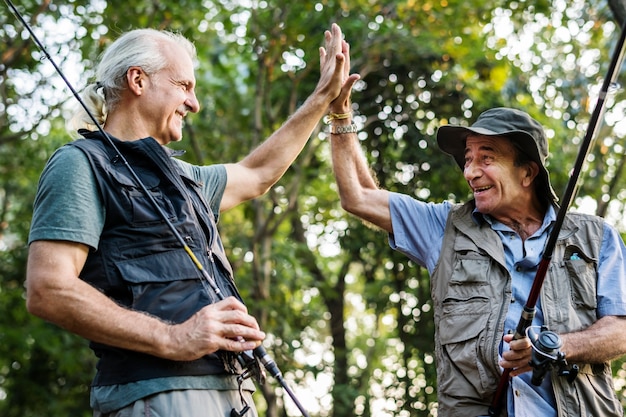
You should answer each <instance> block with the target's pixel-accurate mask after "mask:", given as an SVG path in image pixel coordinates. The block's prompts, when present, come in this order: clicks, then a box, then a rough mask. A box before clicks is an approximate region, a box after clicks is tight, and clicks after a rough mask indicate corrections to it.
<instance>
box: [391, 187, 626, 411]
mask: <svg viewBox="0 0 626 417" xmlns="http://www.w3.org/2000/svg"><path fill="white" fill-rule="evenodd" d="M389 208H390V211H391V222H392V225H393V234H390V235H389V245H390V246H391V248H392V249H395V250H398V251H399V252H402V253H404V254H405V255H406V256H408V257H409V258H410V259H411V260H413V261H414V262H416V263H418V264H419V265H421V266H423V267H425V268H426V269H427V270H428V272H429V273H431V274H432V272H433V269H434V268H435V266H436V265H437V262H438V261H439V255H440V252H441V244H442V242H443V234H444V230H445V225H446V221H447V219H448V213H449V212H450V209H451V208H452V205H451V203H449V202H443V203H425V202H422V201H419V200H416V199H414V198H411V197H410V196H407V195H403V194H397V193H391V194H390V196H389ZM474 215H475V216H482V215H481V214H480V213H477V212H475V214H474ZM482 217H483V218H484V220H485V221H487V222H488V223H489V224H490V226H491V228H492V229H493V230H494V231H495V232H496V233H498V235H499V236H500V239H501V240H502V244H503V246H504V253H505V259H506V263H507V269H508V270H509V272H510V274H511V285H512V292H513V300H514V301H513V302H511V304H510V306H509V311H508V314H507V317H506V319H505V331H508V330H512V331H515V328H516V327H517V323H518V321H519V319H520V316H521V312H522V309H523V306H524V305H525V304H526V301H527V299H528V295H529V294H530V288H531V287H532V283H533V280H534V277H535V274H536V272H537V265H538V264H539V262H540V261H541V256H542V254H543V249H544V246H545V243H546V240H547V238H548V236H549V234H550V231H551V230H552V227H551V226H552V224H553V223H554V220H555V219H556V214H555V211H554V208H552V207H551V208H550V209H549V210H548V212H547V213H546V216H545V218H544V221H543V224H542V226H541V228H540V229H539V230H537V232H535V234H534V235H533V236H531V237H529V238H528V239H526V241H525V242H522V239H521V238H520V236H519V235H518V234H517V233H515V232H514V231H513V230H511V229H510V228H509V227H507V226H505V225H504V224H502V223H500V222H498V221H496V220H494V219H492V218H490V217H489V216H482ZM596 297H597V301H598V307H597V314H598V317H599V318H600V317H603V316H607V315H614V316H624V315H626V248H625V246H624V242H623V241H622V239H621V237H620V235H619V233H618V232H617V231H616V230H615V229H614V228H613V227H611V226H610V225H608V224H606V223H605V225H604V236H603V239H602V246H601V250H600V259H599V260H598V281H597V294H596ZM536 308H537V312H536V315H535V319H534V320H533V326H541V324H543V314H542V312H541V303H540V302H538V303H537V306H536ZM503 345H506V346H508V345H507V344H503ZM531 376H532V374H531V373H530V372H527V373H525V374H523V375H520V376H518V377H515V378H512V382H511V384H510V391H509V401H508V404H509V416H511V417H527V416H528V417H531V416H532V417H536V416H542V417H552V416H554V417H556V415H557V413H556V408H555V400H554V393H553V390H552V386H551V383H550V378H544V380H543V383H542V385H541V386H539V387H537V386H534V385H533V384H531V383H530V379H531ZM515 410H517V413H516V412H515Z"/></svg>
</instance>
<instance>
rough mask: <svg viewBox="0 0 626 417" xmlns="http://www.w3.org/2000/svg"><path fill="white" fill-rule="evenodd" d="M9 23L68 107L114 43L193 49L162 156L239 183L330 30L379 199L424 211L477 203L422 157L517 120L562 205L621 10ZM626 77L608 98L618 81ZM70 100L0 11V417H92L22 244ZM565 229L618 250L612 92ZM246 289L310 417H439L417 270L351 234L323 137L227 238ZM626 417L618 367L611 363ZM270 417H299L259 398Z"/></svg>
mask: <svg viewBox="0 0 626 417" xmlns="http://www.w3.org/2000/svg"><path fill="white" fill-rule="evenodd" d="M16 5H17V7H18V9H19V10H20V12H21V13H23V14H24V16H25V17H26V19H27V20H28V21H29V22H30V24H31V25H32V26H33V28H34V30H35V33H36V34H37V36H38V37H39V38H40V39H41V40H42V42H43V43H44V44H45V46H46V48H47V49H48V52H49V53H50V55H51V56H52V57H53V59H54V60H55V62H56V63H57V64H59V66H61V68H62V70H63V71H64V73H65V75H66V77H67V78H68V79H69V80H70V82H71V83H72V84H73V86H74V87H75V88H76V89H77V90H80V89H81V88H83V87H84V86H85V85H86V84H87V83H88V82H93V81H95V80H94V79H93V65H94V62H95V61H96V60H97V57H98V55H99V54H100V53H101V52H102V50H103V49H104V48H105V47H106V46H107V45H108V44H109V43H110V42H111V41H112V40H114V39H116V38H117V37H118V36H119V34H121V33H122V32H124V31H127V30H130V29H134V28H140V27H151V28H157V29H168V30H172V31H177V32H180V33H182V34H184V35H185V36H187V37H188V38H189V39H191V40H192V41H193V42H194V43H195V45H196V47H197V49H198V55H199V62H198V67H197V72H196V76H197V88H196V93H197V95H198V98H199V100H200V103H201V107H202V108H201V111H200V113H199V114H196V115H193V116H191V117H189V118H187V122H186V125H185V129H184V139H183V141H182V142H180V143H177V144H175V145H173V147H176V148H179V149H184V150H186V154H185V155H184V156H183V159H185V160H187V161H189V162H192V163H197V164H212V163H220V162H232V161H237V160H239V159H240V158H242V157H243V156H245V155H246V154H247V153H248V151H249V150H250V149H252V148H253V147H254V146H256V145H258V144H259V143H260V142H261V141H263V140H264V139H265V138H266V137H267V136H268V135H269V134H271V132H273V131H274V130H275V129H277V128H278V127H279V126H280V125H281V124H282V123H283V122H284V121H285V120H286V118H287V117H288V116H289V115H290V114H291V113H293V112H294V111H295V110H296V109H297V108H298V106H300V105H301V104H302V102H303V100H305V99H306V97H307V96H308V95H309V94H310V92H311V91H313V89H314V87H315V84H316V82H317V80H318V77H319V53H318V48H319V47H320V46H321V45H322V42H323V33H324V30H326V29H328V28H329V27H330V24H331V22H337V23H338V24H339V25H340V26H341V27H342V29H343V31H344V33H345V36H346V39H347V40H348V41H349V43H350V45H351V55H352V72H358V73H360V74H361V81H360V82H359V83H358V84H357V85H356V87H355V89H354V93H353V102H354V110H355V115H356V122H357V125H358V126H359V128H360V129H361V131H360V133H359V138H360V139H361V142H362V146H363V149H364V151H365V153H366V156H367V158H368V160H369V162H370V164H371V167H372V170H373V171H374V173H375V175H376V176H377V178H378V180H379V182H380V184H381V186H382V187H384V188H386V189H389V190H392V191H398V192H402V193H407V194H410V195H413V196H415V197H416V198H419V199H423V200H430V201H441V200H450V201H466V200H467V198H468V188H467V185H466V184H465V181H464V180H463V177H462V175H461V173H460V171H459V169H458V167H457V166H456V165H455V164H454V162H453V161H452V159H451V158H449V157H447V156H445V155H443V154H442V153H441V152H440V151H439V150H438V148H437V146H436V143H435V140H434V138H435V133H436V130H437V128H438V127H439V126H441V125H443V124H447V123H471V122H472V121H473V120H474V119H475V118H476V117H477V116H478V114H479V113H481V112H482V111H484V110H486V109H488V108H491V107H494V106H510V107H517V108H521V109H523V110H525V111H526V112H528V113H530V114H531V115H532V116H533V117H535V118H536V119H537V120H539V121H540V122H541V123H542V124H543V125H544V126H545V128H546V132H547V135H548V137H549V140H550V149H551V158H550V163H549V169H550V171H551V175H552V177H551V180H552V184H553V186H554V188H555V190H556V191H557V194H559V195H562V194H563V191H564V190H565V186H566V184H567V180H568V172H569V171H570V170H571V169H572V167H573V165H574V161H575V158H576V155H577V152H578V149H579V146H580V143H581V141H582V139H583V138H584V136H585V133H586V129H587V123H588V120H589V117H590V114H591V112H592V111H593V108H594V106H595V103H596V99H597V94H598V92H599V90H600V86H601V85H602V81H603V79H604V77H605V74H606V72H607V68H608V64H609V62H610V58H611V56H612V54H613V50H614V45H615V43H616V41H617V39H618V37H619V34H620V28H621V24H622V23H621V22H622V21H623V16H624V15H625V13H624V5H623V4H622V1H613V2H610V1H609V2H607V1H580V0H567V1H565V0H533V1H530V0H517V1H509V0H463V1H461V0H405V1H382V0H377V1H375V0H350V1H335V0H320V1H291V2H287V1H284V0H283V1H275V0H266V1H265V0H249V1H246V0H240V1H228V0H224V1H217V0H215V1H212V0H176V1H171V0H160V1H147V0H135V1H132V2H129V1H119V0H111V1H105V0H74V1H50V0H38V1H30V0H22V1H16ZM623 78H624V77H623V76H620V78H619V79H620V80H622V81H623ZM75 105H76V100H75V99H74V98H73V96H72V94H71V92H70V91H69V90H68V88H67V87H66V86H65V85H64V83H63V81H62V79H61V78H60V77H59V76H58V75H57V74H56V73H55V72H54V69H53V67H52V65H51V64H50V62H48V61H47V60H46V59H44V58H43V54H42V53H41V52H40V51H39V50H38V49H37V48H36V46H35V45H34V43H33V42H32V41H31V39H30V38H29V37H28V33H27V32H26V30H25V28H24V27H23V26H22V25H21V24H20V22H19V21H18V20H17V19H16V18H15V17H14V16H13V15H12V14H11V13H10V9H9V8H8V6H7V5H6V4H4V3H3V4H2V5H0V415H2V416H4V417H18V416H19V417H40V416H48V415H58V416H76V417H83V416H84V417H86V416H91V411H90V410H89V384H90V382H91V379H92V376H93V374H94V363H95V361H94V357H93V355H92V353H91V351H90V350H89V348H88V345H87V342H86V341H84V340H82V339H80V338H77V337H75V336H73V335H71V334H69V333H67V332H65V331H63V330H61V329H59V328H57V327H55V326H53V325H50V324H48V323H46V322H44V321H42V320H39V319H37V318H35V317H32V316H30V315H29V314H28V313H27V312H26V309H25V304H24V298H25V296H24V276H25V264H26V255H27V245H26V240H27V236H28V229H29V224H30V219H31V215H32V209H31V207H32V202H33V198H34V194H35V191H36V187H37V181H38V178H39V174H40V172H41V170H42V168H43V166H44V164H45V162H46V160H47V159H48V158H49V156H50V155H51V153H52V152H53V150H54V149H56V148H57V147H59V146H61V145H62V144H64V143H67V142H68V141H70V140H71V139H72V138H71V137H70V135H69V134H68V133H67V132H66V131H65V127H64V117H65V116H66V115H68V114H69V112H70V111H71V109H72V108H73V107H74V106H75ZM606 105H607V110H606V115H605V118H604V123H603V124H602V127H601V129H600V130H599V135H598V139H597V141H596V144H595V146H594V147H593V148H592V150H591V152H590V154H589V157H588V161H587V164H586V165H587V166H586V169H585V172H584V174H583V175H582V177H581V183H580V189H579V191H578V196H577V198H576V200H575V202H574V204H573V206H572V208H571V209H572V210H578V211H584V212H588V213H595V214H598V215H600V216H603V217H605V218H606V219H607V220H608V221H609V222H610V223H611V224H613V225H615V226H616V227H617V228H618V229H619V230H620V232H622V235H623V236H624V235H626V224H625V222H624V220H625V217H624V211H625V203H626V177H625V176H624V164H625V163H626V160H625V155H624V149H625V148H624V147H625V146H626V141H625V138H624V137H625V136H626V118H625V117H624V113H625V112H626V94H625V91H624V89H623V88H621V87H620V86H617V87H616V88H615V89H612V90H611V94H610V95H609V96H608V97H607V100H606ZM220 229H221V233H222V236H223V238H224V243H225V246H226V248H227V250H228V252H229V255H230V259H231V261H232V262H233V264H234V265H233V266H234V267H235V270H236V277H237V281H238V286H239V288H240V290H241V292H242V294H243V297H244V300H246V303H247V304H248V308H249V310H250V311H251V313H252V314H253V315H255V316H256V317H257V320H258V321H259V323H260V325H261V328H262V329H263V330H265V331H266V332H267V333H268V338H267V340H266V344H265V346H266V348H267V350H268V352H269V353H270V354H271V355H272V356H273V357H274V358H275V360H276V362H277V363H278V365H279V367H280V368H281V369H282V371H283V373H284V374H285V376H286V380H287V381H288V383H289V384H290V385H291V387H292V388H293V389H294V391H295V392H296V395H297V396H298V397H299V399H300V401H301V402H302V403H303V404H304V406H305V408H306V409H307V410H308V411H309V413H310V414H311V416H334V417H348V416H376V417H392V416H393V417H395V416H398V417H400V416H402V417H408V416H420V417H422V416H424V417H425V416H436V415H437V396H436V381H435V364H434V354H433V349H434V344H433V337H434V335H433V321H432V318H433V315H432V310H431V301H430V290H429V278H428V274H427V273H426V270H425V269H423V268H421V267H419V266H418V265H415V264H414V263H412V262H409V261H408V260H407V259H406V258H405V257H404V256H403V255H401V254H399V253H396V252H393V251H392V250H391V249H390V248H389V247H388V243H387V235H386V234H385V233H382V232H381V231H379V230H376V229H373V228H371V227H368V226H367V225H365V224H363V223H361V221H359V220H358V219H356V218H354V217H352V216H350V215H348V214H347V213H346V212H344V211H343V210H342V209H341V207H340V204H339V200H338V196H337V192H336V186H335V182H334V179H333V175H332V167H331V164H330V148H329V143H328V137H327V134H326V133H324V130H323V124H322V123H320V126H319V129H318V130H316V131H315V132H314V134H313V136H312V138H311V140H310V142H309V144H308V145H307V147H306V148H305V150H304V151H303V153H302V154H301V155H300V157H299V158H298V160H297V161H296V162H295V164H294V165H293V166H292V168H291V169H290V170H289V171H288V172H287V174H286V175H285V177H284V178H283V179H282V180H281V181H280V182H279V183H278V184H277V185H276V186H275V187H274V188H273V189H272V190H271V191H270V192H269V193H268V194H267V195H265V196H263V197H262V198H259V199H257V200H255V201H252V202H249V203H247V204H244V205H242V206H240V207H238V208H236V209H234V210H231V211H228V212H226V213H224V214H223V215H222V216H221V220H220ZM614 375H615V386H616V389H617V391H618V394H619V396H620V398H622V401H623V403H624V405H625V406H626V398H624V390H625V385H626V365H624V361H622V360H620V361H616V362H614ZM255 402H256V403H257V406H258V408H259V409H260V411H261V415H265V416H268V417H279V416H281V417H282V416H297V415H299V414H298V411H297V409H296V408H295V407H294V406H293V404H292V402H291V400H290V399H289V398H288V396H286V395H285V393H284V392H283V390H282V389H281V388H280V387H279V386H278V384H276V383H275V381H273V380H272V379H271V378H268V381H267V382H266V383H265V384H264V385H262V386H259V390H258V391H257V393H256V394H255Z"/></svg>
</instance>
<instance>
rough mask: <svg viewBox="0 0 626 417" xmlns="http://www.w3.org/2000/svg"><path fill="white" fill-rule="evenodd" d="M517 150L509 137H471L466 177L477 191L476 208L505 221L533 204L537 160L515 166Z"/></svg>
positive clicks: (474, 190) (464, 172)
mask: <svg viewBox="0 0 626 417" xmlns="http://www.w3.org/2000/svg"><path fill="white" fill-rule="evenodd" d="M516 157H517V152H516V150H515V147H514V146H513V144H512V143H511V142H510V140H509V139H508V138H505V137H500V136H481V135H475V136H468V137H467V140H466V144H465V166H464V168H463V176H464V177H465V179H466V180H467V182H468V184H469V186H470V188H471V189H472V191H473V193H474V198H475V201H476V208H477V209H478V211H479V212H481V213H483V214H489V215H491V216H493V217H494V218H496V219H498V220H500V221H504V222H505V223H507V221H506V219H510V218H515V217H517V216H518V215H519V214H520V213H521V214H523V213H524V212H525V211H527V210H529V209H530V207H531V205H532V204H533V199H534V187H533V184H532V182H533V180H534V178H535V177H536V176H537V172H538V167H537V165H536V164H535V163H533V162H530V163H526V164H521V165H520V164H518V165H516Z"/></svg>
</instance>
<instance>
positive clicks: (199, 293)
mask: <svg viewBox="0 0 626 417" xmlns="http://www.w3.org/2000/svg"><path fill="white" fill-rule="evenodd" d="M116 266H117V268H118V270H119V272H120V275H121V276H122V279H123V280H124V282H125V284H126V285H127V286H128V288H129V290H130V291H131V292H132V297H133V299H132V305H131V306H129V307H131V308H133V309H135V310H138V311H145V312H147V313H149V314H152V315H155V316H157V317H160V318H163V319H166V320H168V321H171V322H173V323H181V322H183V321H185V320H187V319H188V318H189V317H191V316H192V315H193V314H194V313H195V312H196V311H198V310H200V309H201V308H202V307H203V306H205V305H208V304H210V303H211V302H214V301H215V300H216V299H217V297H216V296H215V294H213V293H210V292H209V291H206V290H205V288H204V286H203V285H202V282H201V280H200V278H199V276H200V275H199V271H198V270H197V269H196V268H195V266H194V265H193V264H192V263H191V261H190V260H189V258H188V255H187V254H186V253H185V251H184V250H182V249H179V250H173V251H168V252H162V253H158V254H153V255H148V256H143V257H141V258H135V259H129V260H125V261H121V262H118V263H117V264H116Z"/></svg>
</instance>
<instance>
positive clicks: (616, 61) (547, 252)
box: [489, 22, 626, 417]
mask: <svg viewBox="0 0 626 417" xmlns="http://www.w3.org/2000/svg"><path fill="white" fill-rule="evenodd" d="M625 39H626V22H624V25H623V26H622V31H621V35H620V38H619V40H618V42H617V44H616V45H615V50H614V52H613V57H612V59H611V63H610V65H609V70H608V72H607V74H606V77H605V78H604V82H603V83H602V88H601V89H600V93H599V95H598V101H597V102H596V106H595V108H594V111H593V113H592V115H591V118H590V119H589V125H588V127H587V132H586V134H585V138H584V140H583V143H582V145H581V147H580V150H579V152H578V156H577V158H576V163H575V165H574V169H573V171H572V175H571V176H570V179H569V181H568V183H567V187H566V189H565V194H564V195H563V202H562V204H561V207H560V208H559V211H558V213H557V217H556V221H555V223H554V226H553V229H552V231H551V233H550V236H549V237H548V241H547V242H546V246H545V248H544V251H543V255H542V258H541V261H540V263H539V266H538V268H537V272H536V274H535V278H534V280H533V285H532V287H531V289H530V294H529V295H528V299H527V301H526V304H525V305H524V310H523V311H522V314H521V317H520V319H519V322H518V324H517V328H516V329H515V334H514V336H513V340H517V339H521V338H523V337H525V336H526V331H527V329H528V328H529V327H530V326H531V324H532V321H533V318H534V317H535V312H536V308H535V306H536V304H537V299H538V298H539V293H540V291H541V287H542V286H543V281H544V279H545V276H546V272H547V270H548V266H549V265H550V261H551V259H552V253H553V252H554V247H555V246H556V241H557V239H558V237H559V232H560V230H561V227H562V225H563V221H564V220H565V215H566V214H567V210H568V208H569V206H570V204H571V202H572V200H573V198H574V194H575V192H576V188H577V185H578V178H579V176H580V173H581V171H582V167H583V164H584V163H585V160H586V159H587V154H588V153H589V149H590V148H591V145H592V144H593V142H594V140H595V136H596V133H597V130H598V128H599V125H600V119H601V117H602V115H603V114H604V110H605V99H606V96H607V94H608V91H609V88H610V87H611V86H615V85H616V84H615V79H616V78H617V73H618V70H619V69H620V68H621V64H622V61H623V59H624V41H625ZM554 335H556V334H554ZM554 335H553V336H554ZM557 337H558V336H557ZM531 341H532V340H531ZM510 373H511V369H510V368H507V369H505V370H504V371H503V372H502V375H501V377H500V381H499V383H498V387H497V389H496V392H495V395H494V398H493V401H492V403H491V406H490V407H489V416H492V417H497V416H499V415H500V412H501V409H502V406H503V403H504V398H505V394H506V390H507V387H508V384H509V377H510Z"/></svg>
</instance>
